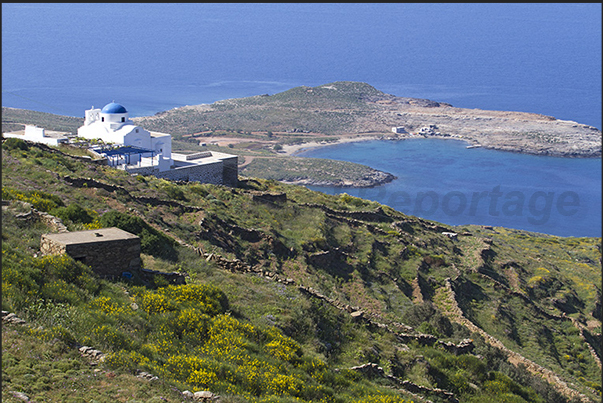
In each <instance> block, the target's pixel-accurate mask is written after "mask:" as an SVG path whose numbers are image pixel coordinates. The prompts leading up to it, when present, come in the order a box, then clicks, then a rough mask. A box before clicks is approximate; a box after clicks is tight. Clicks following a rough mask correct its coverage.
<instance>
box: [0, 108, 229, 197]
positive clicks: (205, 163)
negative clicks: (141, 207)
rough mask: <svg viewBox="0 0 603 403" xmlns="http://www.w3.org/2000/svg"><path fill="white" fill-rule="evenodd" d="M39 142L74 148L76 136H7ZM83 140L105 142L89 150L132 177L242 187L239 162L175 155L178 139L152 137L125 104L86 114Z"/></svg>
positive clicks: (35, 132) (38, 132)
mask: <svg viewBox="0 0 603 403" xmlns="http://www.w3.org/2000/svg"><path fill="white" fill-rule="evenodd" d="M2 136H3V137H6V138H9V137H15V138H20V139H22V140H27V141H31V142H35V143H44V144H47V145H50V146H58V145H60V144H61V143H69V142H70V137H73V135H71V134H69V133H64V132H55V131H50V130H49V131H46V130H44V129H43V128H40V127H36V126H31V125H26V126H25V128H24V130H19V131H16V132H10V133H2ZM77 136H78V137H82V138H85V139H87V140H102V143H103V145H99V146H94V147H93V148H91V149H89V151H91V152H93V153H95V154H96V155H97V156H98V157H99V158H102V159H103V163H106V164H107V165H109V166H113V167H115V168H117V169H123V170H125V171H127V172H129V173H131V174H139V175H154V176H157V177H158V178H165V179H170V180H181V181H194V182H203V183H212V184H214V185H226V186H232V187H236V186H237V184H238V173H239V171H238V157H237V156H236V155H231V154H226V153H221V152H218V151H203V152H197V153H190V154H177V153H172V136H171V135H169V134H167V133H159V132H152V131H149V130H145V129H143V128H142V127H140V126H137V125H136V124H134V122H133V121H131V120H130V117H129V114H128V111H127V110H126V108H124V106H123V105H120V104H118V103H115V102H111V103H110V104H107V105H105V107H104V108H103V109H94V107H92V108H91V109H89V110H87V111H86V112H85V118H84V125H83V126H82V127H80V128H79V129H77Z"/></svg>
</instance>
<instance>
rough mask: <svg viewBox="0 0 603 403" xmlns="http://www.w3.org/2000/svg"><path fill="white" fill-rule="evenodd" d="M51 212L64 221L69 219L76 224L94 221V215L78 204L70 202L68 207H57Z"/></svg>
mask: <svg viewBox="0 0 603 403" xmlns="http://www.w3.org/2000/svg"><path fill="white" fill-rule="evenodd" d="M50 214H52V215H53V216H55V217H58V218H60V219H61V220H63V221H67V220H69V221H71V222H72V223H74V224H77V223H80V224H91V223H92V222H93V221H94V216H93V215H92V214H91V213H90V212H88V210H86V209H85V208H83V207H81V206H80V205H78V204H70V205H69V206H67V207H58V208H55V209H53V210H52V211H51V212H50Z"/></svg>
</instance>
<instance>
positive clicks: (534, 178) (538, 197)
mask: <svg viewBox="0 0 603 403" xmlns="http://www.w3.org/2000/svg"><path fill="white" fill-rule="evenodd" d="M466 147H467V143H465V142H464V141H458V140H447V139H446V140H443V139H408V140H400V141H392V140H381V141H379V140H375V141H366V142H356V143H345V144H341V145H333V146H326V147H321V148H316V149H310V150H307V151H304V152H301V153H299V154H298V155H299V156H301V157H308V158H329V159H335V160H345V161H351V162H356V163H360V164H365V165H368V166H371V167H373V168H375V169H379V170H382V171H385V172H389V173H392V174H393V175H395V176H396V177H397V179H396V180H394V181H393V182H390V183H388V184H385V185H382V186H378V187H375V188H370V189H350V188H334V187H330V188H329V187H318V186H308V187H309V188H310V189H313V190H317V191H321V192H324V193H328V194H341V193H347V194H349V195H352V196H356V197H361V198H364V199H368V200H373V201H377V202H379V203H382V204H385V205H388V206H390V207H392V208H394V209H396V210H398V211H401V212H403V213H406V214H411V215H415V216H419V217H422V218H426V219H429V220H434V221H438V222H442V223H445V224H450V225H466V224H479V225H492V226H502V227H508V228H515V229H522V230H527V231H533V232H539V233H545V234H550V235H557V236H575V237H582V236H595V237H600V236H601V159H600V158H592V159H572V158H556V157H544V156H534V155H526V154H519V153H511V152H503V151H495V150H487V149H481V148H473V149H467V148H466Z"/></svg>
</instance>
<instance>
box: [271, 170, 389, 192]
mask: <svg viewBox="0 0 603 403" xmlns="http://www.w3.org/2000/svg"><path fill="white" fill-rule="evenodd" d="M395 179H397V177H396V176H394V175H392V174H390V173H388V172H383V171H378V170H375V171H374V172H373V173H372V174H371V175H369V176H365V177H363V178H360V179H356V180H343V179H340V180H336V181H328V180H314V179H310V178H300V179H296V180H282V181H281V182H283V183H289V184H292V185H302V186H321V187H335V188H373V187H375V186H381V185H384V184H386V183H389V182H391V181H393V180H395Z"/></svg>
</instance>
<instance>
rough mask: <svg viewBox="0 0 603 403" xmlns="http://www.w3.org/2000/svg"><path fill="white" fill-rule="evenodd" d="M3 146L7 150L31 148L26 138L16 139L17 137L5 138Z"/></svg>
mask: <svg viewBox="0 0 603 403" xmlns="http://www.w3.org/2000/svg"><path fill="white" fill-rule="evenodd" d="M2 148H4V149H5V150H22V151H27V150H29V144H27V143H26V142H25V141H24V140H21V139H16V138H13V137H11V138H8V139H6V140H4V142H3V143H2Z"/></svg>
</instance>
